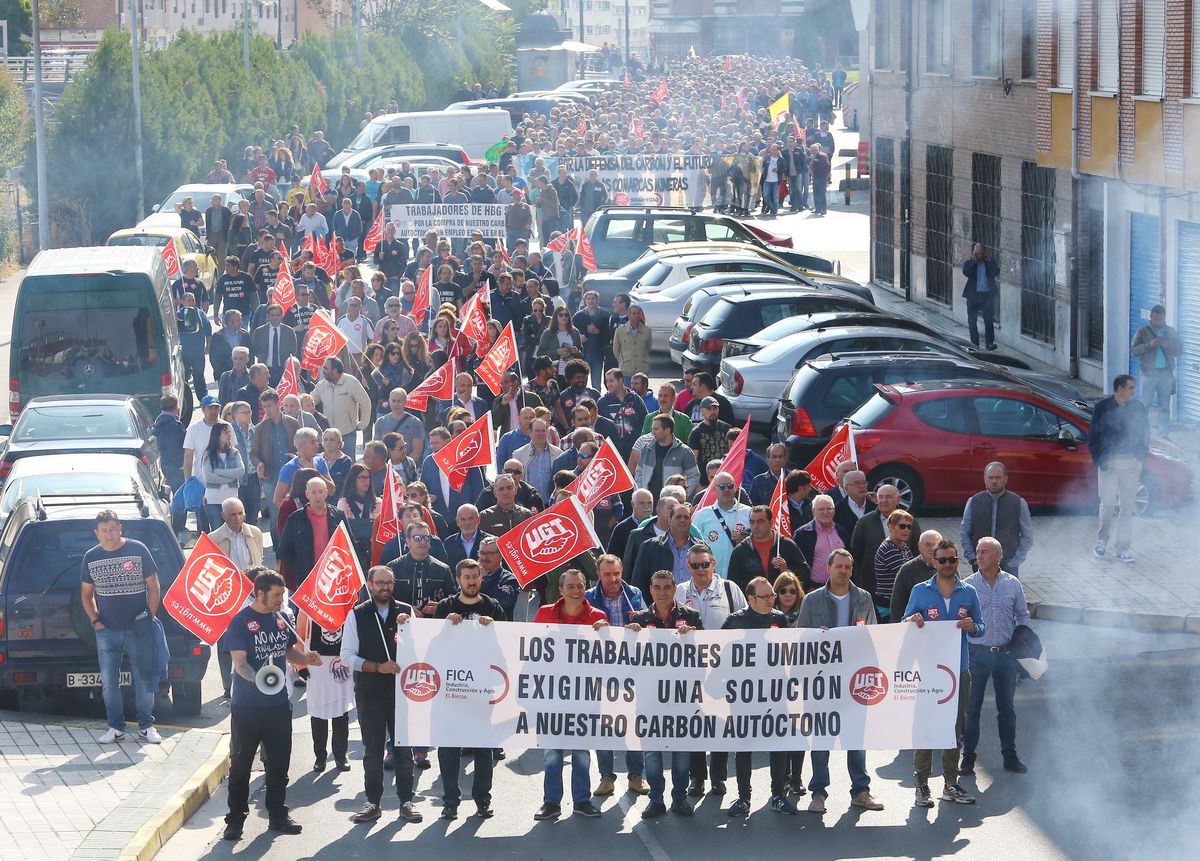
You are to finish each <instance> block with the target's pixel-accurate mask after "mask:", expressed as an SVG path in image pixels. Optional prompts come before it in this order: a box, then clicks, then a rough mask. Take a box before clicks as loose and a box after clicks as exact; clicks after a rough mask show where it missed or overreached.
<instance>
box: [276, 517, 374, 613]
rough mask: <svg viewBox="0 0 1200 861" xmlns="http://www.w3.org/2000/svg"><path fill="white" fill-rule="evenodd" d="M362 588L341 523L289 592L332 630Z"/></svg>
mask: <svg viewBox="0 0 1200 861" xmlns="http://www.w3.org/2000/svg"><path fill="white" fill-rule="evenodd" d="M362 587H363V576H362V569H361V568H360V567H359V564H358V554H356V553H355V552H354V545H353V544H351V542H350V533H349V531H347V529H346V524H345V523H342V524H340V525H339V526H338V528H337V531H335V532H334V533H333V535H332V537H330V539H329V543H328V544H326V545H325V552H324V553H322V554H321V558H320V559H318V560H317V564H316V565H314V566H313V570H312V572H311V573H309V575H308V579H306V580H305V581H304V582H303V583H301V584H300V587H299V588H298V589H296V591H295V592H293V593H292V600H293V601H295V602H296V606H297V607H299V608H300V609H301V610H303V611H304V612H305V613H306V614H308V617H309V618H310V619H312V620H313V621H314V622H316V623H317V624H318V625H320V626H321V628H322V630H325V631H334V630H337V629H338V628H340V627H342V625H343V624H345V622H346V617H347V616H348V615H350V611H351V610H352V609H354V605H355V603H357V601H358V593H359V592H360V591H362Z"/></svg>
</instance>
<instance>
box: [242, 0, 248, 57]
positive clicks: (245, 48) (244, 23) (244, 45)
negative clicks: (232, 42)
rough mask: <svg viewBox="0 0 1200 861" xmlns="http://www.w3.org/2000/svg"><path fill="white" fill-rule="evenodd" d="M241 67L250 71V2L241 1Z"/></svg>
mask: <svg viewBox="0 0 1200 861" xmlns="http://www.w3.org/2000/svg"><path fill="white" fill-rule="evenodd" d="M242 67H243V68H244V69H245V70H246V71H247V72H249V71H250V0H242Z"/></svg>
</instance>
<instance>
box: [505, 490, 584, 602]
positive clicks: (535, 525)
mask: <svg viewBox="0 0 1200 861" xmlns="http://www.w3.org/2000/svg"><path fill="white" fill-rule="evenodd" d="M498 544H499V547H500V554H501V555H502V556H503V557H504V559H505V560H506V561H507V562H508V565H509V570H511V571H512V572H513V574H514V575H515V576H516V578H517V582H518V583H520V584H521V585H522V586H525V585H527V584H528V583H530V582H531V581H533V580H536V579H537V578H538V577H541V576H542V575H543V574H545V573H546V572H547V571H553V570H554V569H555V568H557V567H558V566H559V565H562V564H563V563H564V562H566V561H567V560H569V559H571V558H573V557H575V556H578V555H579V554H580V553H583V552H584V551H585V550H591V549H592V548H594V547H599V546H600V539H599V538H598V537H597V536H596V530H595V528H594V527H593V526H592V518H591V517H590V516H589V515H588V513H587V511H585V510H584V507H583V505H582V504H581V503H580V501H579V500H578V499H577V498H576V497H574V496H568V497H567V498H566V499H564V500H562V501H561V502H557V503H555V504H554V505H552V506H550V507H549V508H547V509H546V510H545V511H543V512H541V513H540V514H535V515H534V516H533V517H531V518H529V519H528V520H526V521H524V522H523V523H520V524H518V525H517V526H516V527H514V528H513V529H510V530H509V531H508V532H505V533H504V534H503V535H501V536H500V540H499V542H498Z"/></svg>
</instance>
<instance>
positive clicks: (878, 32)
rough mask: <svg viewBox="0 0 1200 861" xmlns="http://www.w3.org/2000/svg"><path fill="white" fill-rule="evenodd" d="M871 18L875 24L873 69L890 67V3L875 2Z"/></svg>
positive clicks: (884, 0) (886, 0)
mask: <svg viewBox="0 0 1200 861" xmlns="http://www.w3.org/2000/svg"><path fill="white" fill-rule="evenodd" d="M871 18H872V19H873V20H874V22H875V68H876V69H890V68H891V67H892V2H891V0H875V10H874V14H873V15H872V16H871Z"/></svg>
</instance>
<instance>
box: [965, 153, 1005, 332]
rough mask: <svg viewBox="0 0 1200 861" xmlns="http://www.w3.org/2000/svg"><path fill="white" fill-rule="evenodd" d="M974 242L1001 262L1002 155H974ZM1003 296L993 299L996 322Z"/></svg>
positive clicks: (972, 165)
mask: <svg viewBox="0 0 1200 861" xmlns="http://www.w3.org/2000/svg"><path fill="white" fill-rule="evenodd" d="M971 242H972V243H976V242H978V243H981V244H983V245H984V246H986V247H987V249H988V253H989V254H991V256H992V259H993V260H996V261H997V262H999V257H1000V254H999V250H1000V156H998V155H988V154H987V153H982V152H977V153H972V154H971ZM999 300H1000V296H999V294H997V295H996V296H995V297H993V301H994V302H995V308H994V309H993V312H994V317H995V319H999V318H1000V302H999Z"/></svg>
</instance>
